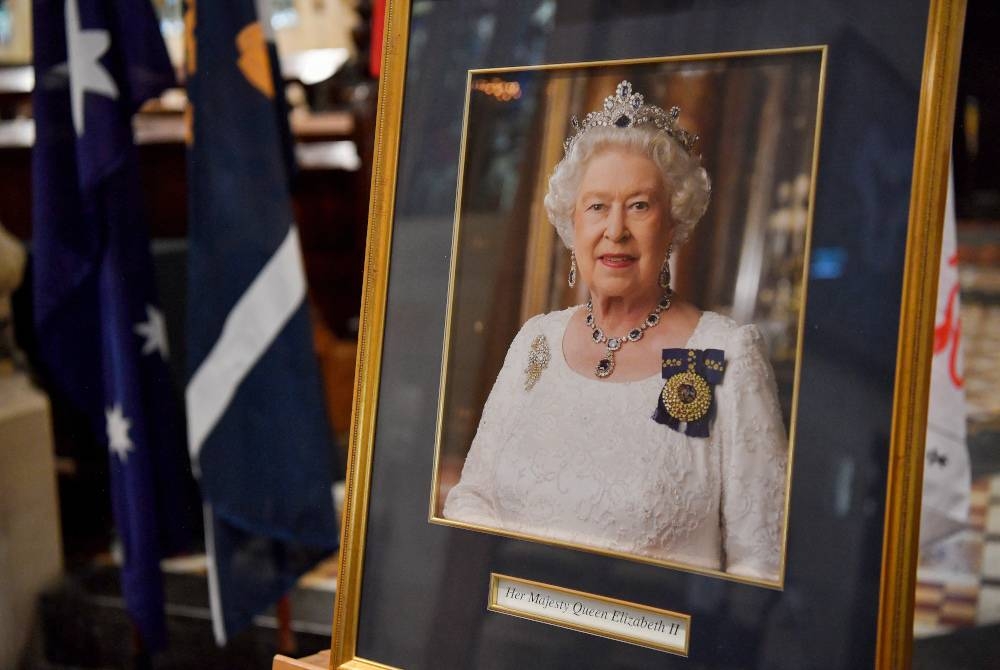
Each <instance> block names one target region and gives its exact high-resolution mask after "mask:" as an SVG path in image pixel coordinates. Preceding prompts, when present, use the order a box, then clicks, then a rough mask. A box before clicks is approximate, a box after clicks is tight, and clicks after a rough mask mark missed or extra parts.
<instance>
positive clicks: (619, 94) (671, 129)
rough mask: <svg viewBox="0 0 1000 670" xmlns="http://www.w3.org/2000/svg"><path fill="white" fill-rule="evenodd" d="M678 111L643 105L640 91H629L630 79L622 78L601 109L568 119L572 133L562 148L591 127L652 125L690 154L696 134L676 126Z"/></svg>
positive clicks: (696, 137) (569, 146)
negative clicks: (581, 118) (579, 117)
mask: <svg viewBox="0 0 1000 670" xmlns="http://www.w3.org/2000/svg"><path fill="white" fill-rule="evenodd" d="M680 114H681V110H680V108H679V107H671V108H670V111H665V110H664V109H663V108H662V107H657V106H656V105H647V104H645V98H644V97H643V95H642V93H638V92H633V91H632V82H629V81H622V82H621V83H620V84H618V87H617V88H616V89H615V94H614V95H609V96H608V97H606V98H605V99H604V108H603V109H600V110H598V111H596V112H590V113H588V114H587V116H586V117H585V118H584V119H583V121H582V122H581V121H580V120H579V119H578V118H576V117H575V116H574V117H573V118H572V119H571V120H570V122H571V123H572V124H573V130H574V133H573V135H570V136H569V137H567V138H566V141H565V142H563V148H564V149H565V150H566V153H569V150H570V149H571V148H572V147H573V145H574V144H575V143H576V141H577V140H578V139H580V137H582V136H583V134H584V133H585V132H587V131H588V130H590V129H591V128H598V127H601V126H607V127H612V128H634V127H636V126H645V125H651V126H653V127H655V128H657V129H658V130H660V131H661V132H664V133H666V134H667V135H669V136H670V137H672V138H674V140H676V141H677V143H678V144H680V145H681V147H683V148H684V151H686V152H687V153H689V154H690V153H691V148H692V147H693V146H694V143H695V142H697V141H698V136H697V135H695V134H694V133H689V132H688V131H686V130H684V129H683V128H681V127H680V126H678V125H677V117H678V116H680Z"/></svg>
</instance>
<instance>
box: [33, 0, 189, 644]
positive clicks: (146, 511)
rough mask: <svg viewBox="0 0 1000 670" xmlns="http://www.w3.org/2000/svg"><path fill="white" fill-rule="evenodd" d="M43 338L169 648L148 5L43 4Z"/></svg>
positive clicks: (172, 414)
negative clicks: (139, 122)
mask: <svg viewBox="0 0 1000 670" xmlns="http://www.w3.org/2000/svg"><path fill="white" fill-rule="evenodd" d="M33 21H34V59H35V62H34V66H35V91H34V98H33V106H34V115H35V130H36V138H35V146H34V150H33V155H32V159H33V161H32V179H33V183H34V191H33V192H34V196H33V198H34V199H33V242H32V252H33V255H34V262H33V266H32V267H33V275H34V277H33V280H34V281H33V285H34V296H33V297H34V315H35V330H36V334H37V338H38V356H39V359H40V366H41V368H42V372H43V375H44V376H45V377H46V378H47V379H48V380H49V382H50V384H51V386H52V391H53V393H54V394H58V395H59V397H60V398H65V399H66V400H67V401H68V402H70V403H72V404H73V405H75V406H76V408H77V409H78V410H80V411H82V412H84V413H86V415H87V416H88V417H89V418H90V420H91V422H92V425H93V430H94V432H95V435H97V436H98V437H99V439H100V440H101V441H103V442H105V443H106V444H107V447H108V450H109V458H110V463H111V468H110V470H111V498H112V508H113V512H114V519H115V524H116V527H117V532H118V535H119V537H120V540H121V546H122V558H123V566H122V590H123V594H124V597H125V602H126V605H127V607H128V611H129V614H130V615H131V617H132V619H133V620H134V622H135V624H136V626H137V629H138V631H139V634H140V637H141V640H142V643H143V646H144V648H146V649H148V650H156V649H158V648H161V647H162V646H163V645H164V644H165V642H166V625H165V618H164V611H163V610H164V607H163V601H164V597H163V583H162V576H161V574H160V560H161V558H163V557H164V556H165V555H167V554H170V553H174V552H176V551H178V550H180V549H182V548H186V545H187V534H186V531H187V529H186V528H185V519H186V516H185V514H184V513H183V509H184V492H185V490H186V488H185V484H186V483H187V482H188V481H189V479H190V471H189V469H188V468H189V466H188V462H187V459H186V458H185V452H184V443H183V432H184V431H183V428H182V427H181V416H180V413H179V407H178V406H177V403H176V402H175V399H174V394H173V389H172V385H171V380H170V378H169V374H168V368H167V363H166V362H167V358H168V356H169V347H168V344H167V335H166V328H165V323H164V317H163V313H162V311H161V310H160V307H159V304H158V301H157V297H156V290H155V286H154V281H153V268H152V260H151V255H150V249H149V239H148V236H147V232H146V229H145V225H144V222H143V218H142V209H143V208H142V202H141V198H140V189H139V183H138V176H137V173H138V171H137V159H136V152H135V147H134V146H133V141H132V116H133V114H134V113H135V112H136V111H137V110H138V109H139V107H140V106H141V105H142V104H143V102H145V101H146V100H148V99H149V98H152V97H155V96H157V95H159V93H160V92H162V91H163V90H164V89H165V88H168V87H170V86H172V85H174V73H173V69H172V67H171V64H170V61H169V59H168V57H167V52H166V49H165V47H164V44H163V39H162V37H161V35H160V32H159V27H158V23H157V20H156V16H155V14H154V12H153V8H152V6H151V4H150V3H149V2H148V1H146V0H118V1H114V2H113V1H111V0H35V2H34V6H33Z"/></svg>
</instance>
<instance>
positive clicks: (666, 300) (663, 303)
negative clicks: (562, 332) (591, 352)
mask: <svg viewBox="0 0 1000 670" xmlns="http://www.w3.org/2000/svg"><path fill="white" fill-rule="evenodd" d="M671 295H672V292H671V291H670V289H667V292H666V293H664V294H663V296H662V297H661V298H660V301H659V302H658V303H656V308H655V309H654V310H653V311H652V312H650V313H649V315H648V316H647V317H646V320H645V321H643V322H642V323H641V324H639V325H638V326H636V327H635V328H633V329H632V330H630V331H628V332H627V333H625V334H624V335H622V336H621V337H608V336H607V335H605V334H604V331H603V330H601V328H599V327H598V325H597V320H596V319H595V318H594V301H593V299H590V300H588V301H587V319H586V323H587V325H588V326H590V330H591V334H590V336H591V338H592V339H593V340H594V343H595V344H603V345H605V346H606V347H607V351H605V352H604V357H603V358H602V359H601V360H599V361H598V362H597V365H596V366H594V374H595V375H596V376H598V377H600V378H601V379H603V378H605V377H610V376H611V373H612V372H614V371H615V352H616V351H618V350H619V349H621V348H622V347H623V346H624V345H625V343H626V342H638V341H639V340H641V339H642V335H643V333H645V332H646V330H647V329H649V328H652V327H653V326H655V325H657V324H658V323H660V314H661V313H662V312H665V311H667V310H668V309H670V298H671Z"/></svg>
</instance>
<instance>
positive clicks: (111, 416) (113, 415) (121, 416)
mask: <svg viewBox="0 0 1000 670" xmlns="http://www.w3.org/2000/svg"><path fill="white" fill-rule="evenodd" d="M104 417H105V419H106V428H105V430H107V433H108V449H110V450H111V451H113V452H114V453H115V454H117V455H118V458H119V459H120V460H121V462H122V463H126V462H127V461H128V452H130V451H132V450H134V449H135V445H134V444H132V439H131V438H130V437H129V436H128V431H129V428H131V427H132V422H131V421H129V420H128V419H127V418H125V413H124V411H123V410H122V406H121V403H118V404H117V405H115V406H114V407H109V408H107V409H106V410H104Z"/></svg>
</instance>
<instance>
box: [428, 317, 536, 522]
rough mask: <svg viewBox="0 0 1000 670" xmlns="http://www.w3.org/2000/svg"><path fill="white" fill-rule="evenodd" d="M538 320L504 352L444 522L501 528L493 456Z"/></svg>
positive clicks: (520, 386)
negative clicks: (446, 520) (501, 363)
mask: <svg viewBox="0 0 1000 670" xmlns="http://www.w3.org/2000/svg"><path fill="white" fill-rule="evenodd" d="M537 318H538V317H534V318H533V319H530V320H529V321H528V322H527V323H525V324H524V326H523V327H522V328H521V330H520V332H518V334H517V335H516V336H515V337H514V341H513V342H511V345H510V348H509V349H508V350H507V356H506V357H505V358H504V362H503V367H502V368H501V369H500V374H499V375H497V379H496V382H495V383H494V384H493V389H492V390H491V391H490V395H489V397H488V398H487V399H486V405H485V406H484V407H483V414H482V417H481V418H480V419H479V427H478V428H477V429H476V436H475V437H474V438H473V440H472V446H471V447H470V448H469V454H468V456H466V458H465V465H464V466H463V467H462V476H461V478H460V479H459V482H458V484H456V485H455V487H454V488H452V489H451V491H450V492H449V493H448V498H447V499H446V500H445V503H444V511H443V514H444V517H445V518H446V519H452V520H453V521H464V522H467V523H475V524H482V525H488V526H494V527H499V526H500V520H499V518H498V517H497V513H496V476H495V473H496V455H497V450H498V448H499V445H501V444H502V443H503V442H504V440H505V437H506V435H507V431H508V430H509V429H510V426H512V425H513V421H514V420H515V413H516V411H517V404H518V399H519V398H521V397H522V396H523V394H524V374H525V373H524V370H523V368H524V366H525V364H526V362H527V360H528V348H529V344H528V340H529V339H530V338H529V335H528V333H532V332H534V330H536V328H535V326H534V323H535V319H537Z"/></svg>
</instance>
